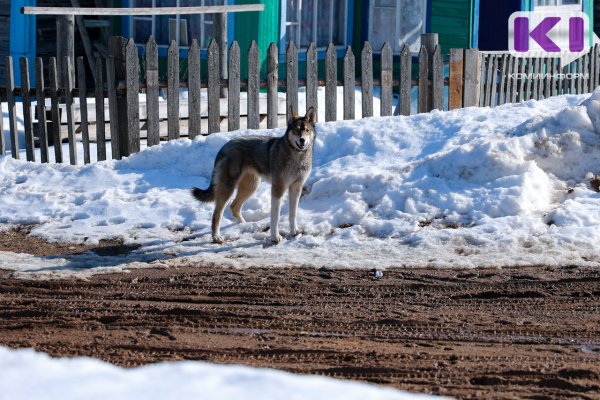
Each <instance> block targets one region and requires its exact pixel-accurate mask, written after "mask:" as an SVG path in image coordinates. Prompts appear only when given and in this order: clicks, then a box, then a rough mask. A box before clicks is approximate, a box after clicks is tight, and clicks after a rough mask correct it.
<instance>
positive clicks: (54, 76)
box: [49, 57, 63, 163]
mask: <svg viewBox="0 0 600 400" xmlns="http://www.w3.org/2000/svg"><path fill="white" fill-rule="evenodd" d="M49 67H50V68H49V74H50V76H49V78H50V93H51V94H50V96H51V97H50V108H51V110H52V112H51V115H52V143H53V145H54V146H53V147H54V161H55V162H57V163H62V162H63V152H62V137H61V134H60V109H59V108H58V102H59V96H58V68H57V66H56V58H55V57H50V64H49Z"/></svg>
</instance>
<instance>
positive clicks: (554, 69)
mask: <svg viewBox="0 0 600 400" xmlns="http://www.w3.org/2000/svg"><path fill="white" fill-rule="evenodd" d="M550 61H551V67H550V68H551V69H550V72H551V74H552V78H551V81H550V96H556V95H558V79H557V76H556V74H557V73H558V72H559V71H560V70H559V69H558V58H556V57H553V58H552V59H551V60H550Z"/></svg>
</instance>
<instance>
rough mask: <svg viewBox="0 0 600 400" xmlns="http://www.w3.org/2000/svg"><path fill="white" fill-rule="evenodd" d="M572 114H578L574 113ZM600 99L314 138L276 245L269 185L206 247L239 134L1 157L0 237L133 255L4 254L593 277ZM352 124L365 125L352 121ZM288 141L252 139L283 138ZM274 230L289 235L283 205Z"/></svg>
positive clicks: (50, 264)
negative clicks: (76, 161)
mask: <svg viewBox="0 0 600 400" xmlns="http://www.w3.org/2000/svg"><path fill="white" fill-rule="evenodd" d="M582 102H583V104H582V105H580V103H582ZM598 110H600V91H596V92H594V94H593V95H592V96H590V95H579V96H569V95H567V96H559V97H553V98H550V99H547V100H543V101H528V102H525V103H520V104H509V105H504V106H500V107H496V108H466V109H461V110H454V111H451V112H439V111H434V112H432V113H428V114H419V115H413V116H410V117H374V118H366V119H362V120H356V121H338V122H329V123H324V122H320V123H319V124H318V125H317V132H318V135H317V141H316V143H315V155H314V166H313V171H312V174H311V176H310V178H309V179H308V181H307V185H306V187H307V190H308V192H307V193H306V194H305V195H304V196H303V198H302V199H301V200H300V209H299V216H298V225H299V228H300V229H301V230H302V231H303V234H302V235H300V236H298V237H295V238H287V239H285V240H284V241H283V242H282V243H280V244H278V245H272V244H271V243H270V241H269V232H268V227H269V207H270V187H269V185H268V184H266V183H262V184H261V186H260V187H259V190H258V191H257V193H256V194H255V195H254V196H253V197H252V198H251V199H250V200H249V201H248V202H247V203H246V205H245V206H244V210H243V213H244V216H245V218H246V220H247V221H248V222H247V223H245V224H241V225H240V224H236V223H235V222H234V220H233V218H232V216H231V214H230V213H229V212H228V211H227V212H226V214H225V218H224V221H223V224H222V234H223V236H224V237H225V239H226V243H225V244H223V245H216V244H213V243H211V237H210V219H211V215H212V208H213V205H212V204H201V203H198V202H196V201H195V200H193V199H192V197H191V195H190V194H189V188H190V187H192V186H198V187H206V186H207V185H208V183H209V177H210V176H211V172H212V168H213V162H214V158H215V156H216V153H217V152H218V150H219V149H220V148H221V146H223V144H225V143H226V142H227V141H228V140H229V139H231V138H233V137H236V136H239V135H253V134H256V133H257V132H256V131H246V130H242V131H237V132H230V133H221V134H214V135H210V136H207V137H199V138H197V139H195V140H194V141H190V140H188V139H181V140H177V141H171V142H168V143H163V144H161V145H160V146H154V147H151V148H147V149H145V150H144V151H142V152H140V153H138V154H135V155H133V156H131V157H129V158H127V159H124V160H122V161H106V162H100V163H94V164H92V165H86V166H70V165H55V164H50V165H43V164H39V163H27V162H24V161H16V160H13V159H11V158H9V157H4V158H0V193H2V196H1V197H0V224H3V225H0V226H3V227H4V228H8V227H9V226H10V225H14V224H26V225H33V230H32V234H33V235H38V236H41V237H43V238H45V239H48V240H54V241H72V242H85V243H97V242H98V241H99V240H101V239H104V238H114V237H122V238H123V239H124V241H125V243H138V244H142V247H140V248H139V249H138V250H136V251H134V252H132V253H130V254H129V255H128V256H121V257H110V258H109V257H100V256H95V255H94V254H92V253H86V254H84V255H80V256H69V257H45V258H40V257H33V256H27V255H13V254H12V253H3V254H0V268H8V269H13V270H16V271H20V272H21V273H28V274H29V273H42V272H43V273H44V274H54V275H56V274H73V273H75V274H85V273H90V272H99V271H107V270H111V271H112V270H115V269H117V270H122V269H127V268H132V267H136V266H142V265H147V264H140V262H150V263H151V265H154V266H176V265H180V264H181V263H186V262H200V263H202V262H216V263H220V264H226V265H233V266H238V267H244V266H253V265H260V266H288V265H310V266H315V267H342V268H356V267H360V268H373V267H378V268H386V267H394V266H400V267H411V266H432V267H476V266H482V265H485V266H498V267H502V266H518V265H532V264H534V265H542V264H543V265H550V266H553V265H564V264H574V265H598V264H600V251H599V249H598V246H597V243H598V239H600V226H599V225H598V224H597V221H598V219H599V217H600V201H599V199H600V194H599V193H597V192H596V191H595V190H593V187H592V186H593V185H591V181H592V180H593V179H594V178H595V177H596V175H600V170H599V169H600V167H599V166H600V162H599V161H600V160H599V158H600V151H599V150H600V136H599V133H598V132H597V130H596V128H595V127H598V126H599V124H598V120H599V118H600V117H599V116H598V115H599V114H598ZM357 115H359V114H357ZM283 132H284V129H283V128H281V129H276V130H262V131H259V132H258V133H259V134H265V135H274V136H279V135H282V134H283ZM281 221H282V222H281V223H280V228H281V230H282V232H283V233H284V234H285V233H286V232H287V230H288V223H287V202H284V206H283V209H282V220H281Z"/></svg>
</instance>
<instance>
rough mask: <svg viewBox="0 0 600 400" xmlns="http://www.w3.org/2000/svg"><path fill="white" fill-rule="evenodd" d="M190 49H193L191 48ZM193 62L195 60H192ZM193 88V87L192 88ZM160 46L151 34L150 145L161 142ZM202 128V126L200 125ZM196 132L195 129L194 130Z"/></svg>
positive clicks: (148, 82)
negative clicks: (159, 106) (159, 102)
mask: <svg viewBox="0 0 600 400" xmlns="http://www.w3.org/2000/svg"><path fill="white" fill-rule="evenodd" d="M192 44H193V43H192ZM190 51H192V50H191V49H190ZM192 58H193V57H192ZM192 62H193V61H192ZM199 72H200V71H198V73H199ZM190 90H191V89H190ZM159 91H160V90H159V87H158V46H157V45H156V41H155V40H154V37H152V36H150V38H149V39H148V43H146V114H147V117H146V118H147V120H146V123H147V127H148V132H147V135H148V139H147V143H148V146H155V145H157V144H159V143H160V127H159V109H158V96H159ZM193 118H195V117H192V116H190V132H191V131H192V127H191V126H192V125H193V123H192V121H191V120H192V119H193ZM198 130H200V127H198ZM194 132H195V131H194Z"/></svg>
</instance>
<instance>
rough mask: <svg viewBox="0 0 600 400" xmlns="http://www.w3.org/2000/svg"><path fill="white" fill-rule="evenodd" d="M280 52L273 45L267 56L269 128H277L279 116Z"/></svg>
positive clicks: (272, 44)
mask: <svg viewBox="0 0 600 400" xmlns="http://www.w3.org/2000/svg"><path fill="white" fill-rule="evenodd" d="M278 56H279V54H278V51H277V45H276V44H275V43H271V45H270V46H269V51H268V54H267V71H268V78H267V128H268V129H273V128H277V114H278V105H279V101H278V99H277V84H278V74H279V72H278V69H279V62H278Z"/></svg>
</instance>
